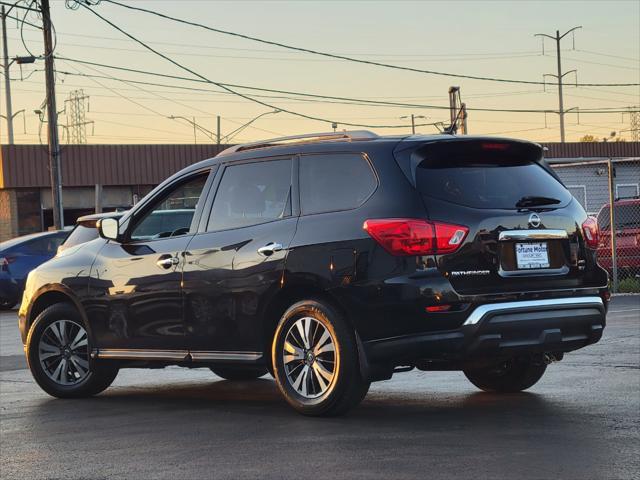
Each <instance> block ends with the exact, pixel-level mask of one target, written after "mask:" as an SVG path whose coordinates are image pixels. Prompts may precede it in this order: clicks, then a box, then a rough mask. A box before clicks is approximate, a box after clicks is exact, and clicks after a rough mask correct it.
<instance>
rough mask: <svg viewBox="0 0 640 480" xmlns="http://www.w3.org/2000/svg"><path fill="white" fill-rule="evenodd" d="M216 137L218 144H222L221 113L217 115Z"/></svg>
mask: <svg viewBox="0 0 640 480" xmlns="http://www.w3.org/2000/svg"><path fill="white" fill-rule="evenodd" d="M216 139H217V142H218V146H220V115H217V117H216Z"/></svg>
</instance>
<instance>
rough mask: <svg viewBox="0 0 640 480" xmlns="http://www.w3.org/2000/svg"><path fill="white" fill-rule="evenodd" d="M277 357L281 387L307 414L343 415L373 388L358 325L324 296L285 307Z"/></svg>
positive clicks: (273, 356) (277, 335)
mask: <svg viewBox="0 0 640 480" xmlns="http://www.w3.org/2000/svg"><path fill="white" fill-rule="evenodd" d="M303 334H304V336H303ZM305 337H306V340H305ZM285 344H286V348H285ZM271 359H272V365H273V366H274V376H275V379H276V382H277V384H278V388H279V389H280V392H281V393H282V395H283V396H284V398H285V400H286V401H287V402H288V403H289V405H291V406H292V407H293V408H295V409H296V410H297V411H298V412H300V413H302V414H303V415H309V416H336V415H342V414H344V413H346V412H347V411H348V410H350V409H351V408H353V407H355V406H356V405H358V404H359V403H360V402H361V401H362V399H363V398H364V397H365V396H366V394H367V392H368V390H369V385H370V382H368V381H365V380H364V379H363V378H362V375H361V372H360V363H359V358H358V347H357V345H356V338H355V332H354V331H353V328H351V326H350V325H349V324H348V323H347V321H346V320H345V319H344V318H343V317H342V315H340V314H339V313H338V312H337V311H336V310H335V309H334V308H332V307H331V306H330V305H328V304H326V303H324V302H321V301H316V300H304V301H301V302H298V303H296V304H294V305H292V306H291V307H290V308H289V309H288V310H287V311H286V312H285V313H284V315H283V316H282V318H281V319H280V322H279V323H278V327H277V328H276V332H275V334H274V337H273V342H272V348H271ZM305 372H306V373H305Z"/></svg>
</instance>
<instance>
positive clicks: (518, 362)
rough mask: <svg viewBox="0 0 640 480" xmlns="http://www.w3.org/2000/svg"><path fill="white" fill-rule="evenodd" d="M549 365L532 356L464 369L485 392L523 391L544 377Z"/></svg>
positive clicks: (467, 375)
mask: <svg viewBox="0 0 640 480" xmlns="http://www.w3.org/2000/svg"><path fill="white" fill-rule="evenodd" d="M546 369H547V365H546V364H544V363H543V362H539V361H534V360H533V359H531V358H528V357H527V358H513V359H510V360H507V361H504V362H501V363H499V364H498V365H494V366H491V367H485V368H481V369H473V370H464V374H465V375H466V377H467V378H468V379H469V381H470V382H471V383H473V384H474V385H475V386H476V387H478V388H479V389H480V390H484V391H485V392H502V393H507V392H521V391H522V390H526V389H527V388H530V387H532V386H533V385H535V384H536V383H538V380H540V378H542V375H544V372H545V370H546Z"/></svg>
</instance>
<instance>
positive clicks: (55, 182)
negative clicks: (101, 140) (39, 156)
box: [41, 0, 64, 229]
mask: <svg viewBox="0 0 640 480" xmlns="http://www.w3.org/2000/svg"><path fill="white" fill-rule="evenodd" d="M41 5H42V30H43V33H44V62H45V80H46V88H47V116H48V117H49V118H48V125H47V127H48V128H47V132H48V133H47V139H48V141H49V168H50V171H51V196H52V201H53V204H52V207H53V225H54V227H55V228H56V229H61V228H62V227H63V226H64V213H63V212H64V211H63V206H62V171H61V168H60V142H59V139H58V110H57V108H56V83H55V78H54V73H53V72H54V69H53V41H52V38H51V11H50V9H49V0H42V1H41Z"/></svg>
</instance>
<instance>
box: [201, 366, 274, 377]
mask: <svg viewBox="0 0 640 480" xmlns="http://www.w3.org/2000/svg"><path fill="white" fill-rule="evenodd" d="M211 371H212V372H213V373H215V374H216V375H217V376H219V377H222V378H224V379H225V380H254V379H256V378H260V377H262V376H263V375H265V374H266V373H267V369H266V367H236V366H227V365H225V366H217V365H216V366H215V367H211Z"/></svg>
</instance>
